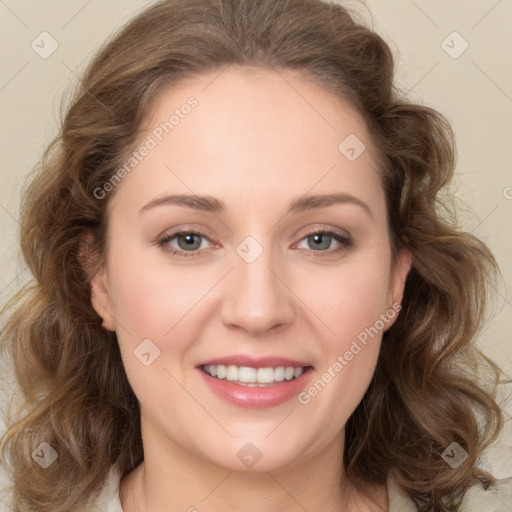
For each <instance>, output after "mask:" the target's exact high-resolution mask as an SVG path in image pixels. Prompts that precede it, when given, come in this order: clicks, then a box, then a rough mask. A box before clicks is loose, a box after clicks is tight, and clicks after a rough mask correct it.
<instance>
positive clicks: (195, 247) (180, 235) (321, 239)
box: [157, 229, 352, 257]
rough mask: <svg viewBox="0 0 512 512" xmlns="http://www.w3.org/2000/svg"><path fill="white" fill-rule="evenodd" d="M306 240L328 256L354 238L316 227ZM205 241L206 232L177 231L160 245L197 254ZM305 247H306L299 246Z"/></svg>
mask: <svg viewBox="0 0 512 512" xmlns="http://www.w3.org/2000/svg"><path fill="white" fill-rule="evenodd" d="M303 241H306V244H307V245H308V247H306V249H310V250H309V251H308V252H311V253H312V254H313V256H328V255H332V254H335V253H336V254H337V253H339V252H341V251H344V250H347V249H348V248H349V247H351V246H352V240H351V238H350V237H349V236H346V235H342V234H340V233H335V232H334V231H329V230H325V229H316V230H314V231H312V232H310V233H309V234H307V235H306V236H305V237H303V238H302V239H301V240H300V242H299V244H301V243H302V242H303ZM203 242H205V243H206V242H211V240H210V238H209V237H208V236H206V235H205V234H204V233H201V232H197V231H177V232H175V233H170V234H167V235H164V236H163V237H162V238H160V239H159V240H158V242H157V243H158V245H159V246H160V247H161V248H162V250H163V251H165V252H167V253H169V254H172V255H175V256H184V257H189V256H197V255H198V254H200V253H201V252H202V251H203V250H204V249H205V248H206V247H205V244H203ZM333 242H335V243H336V244H338V247H337V248H335V249H332V245H333ZM299 248H300V249H304V247H299ZM329 249H330V250H329Z"/></svg>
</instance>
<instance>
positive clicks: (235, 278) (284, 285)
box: [220, 250, 294, 337]
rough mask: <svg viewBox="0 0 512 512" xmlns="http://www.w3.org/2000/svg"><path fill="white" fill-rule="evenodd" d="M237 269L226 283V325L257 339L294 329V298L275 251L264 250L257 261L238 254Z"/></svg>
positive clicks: (221, 312)
mask: <svg viewBox="0 0 512 512" xmlns="http://www.w3.org/2000/svg"><path fill="white" fill-rule="evenodd" d="M240 254H242V253H240ZM233 266H234V268H233V270H232V271H231V272H229V274H228V275H227V276H226V279H225V280H224V293H223V300H222V305H221V310H220V316H221V320H222V322H223V324H224V325H225V326H226V327H227V328H229V329H238V330H241V331H244V332H245V333H246V334H249V335H251V336H253V337H257V336H262V335H264V334H265V333H267V332H269V331H271V330H274V331H276V330H278V329H283V328H285V326H288V325H290V324H291V323H292V320H293V315H294V307H293V306H294V304H293V296H294V295H293V292H292V291H291V287H290V283H288V282H287V281H289V278H288V277H287V275H286V273H285V271H284V270H283V266H282V265H279V262H277V261H276V258H273V257H272V255H271V251H270V250H263V252H262V253H261V254H260V256H259V257H258V258H256V260H254V261H251V260H246V259H244V258H243V257H241V256H240V255H239V254H234V255H233ZM280 269H281V270H280Z"/></svg>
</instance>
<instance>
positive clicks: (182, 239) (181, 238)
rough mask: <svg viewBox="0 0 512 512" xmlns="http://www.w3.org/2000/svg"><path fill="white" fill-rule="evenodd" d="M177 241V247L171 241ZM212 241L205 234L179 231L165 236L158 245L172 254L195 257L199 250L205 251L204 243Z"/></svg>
mask: <svg viewBox="0 0 512 512" xmlns="http://www.w3.org/2000/svg"><path fill="white" fill-rule="evenodd" d="M173 240H175V241H176V244H177V246H178V247H177V248H176V246H174V245H172V244H171V241H173ZM205 240H210V239H209V238H208V237H207V236H206V235H204V234H203V233H198V232H195V231H178V232H176V233H171V234H169V235H164V236H163V237H162V238H161V239H160V240H159V241H158V245H159V246H160V247H161V248H162V250H164V251H165V252H168V253H170V254H174V255H178V256H195V255H196V254H197V253H198V249H204V246H202V242H203V241H205Z"/></svg>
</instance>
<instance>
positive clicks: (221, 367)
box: [210, 364, 226, 379]
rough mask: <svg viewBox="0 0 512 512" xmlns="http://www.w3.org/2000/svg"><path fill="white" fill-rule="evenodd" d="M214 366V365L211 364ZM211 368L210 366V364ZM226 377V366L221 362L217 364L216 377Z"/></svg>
mask: <svg viewBox="0 0 512 512" xmlns="http://www.w3.org/2000/svg"><path fill="white" fill-rule="evenodd" d="M212 366H215V365H212ZM210 368H211V366H210ZM225 377H226V367H225V366H224V365H222V364H218V365H217V378H218V379H224V378H225Z"/></svg>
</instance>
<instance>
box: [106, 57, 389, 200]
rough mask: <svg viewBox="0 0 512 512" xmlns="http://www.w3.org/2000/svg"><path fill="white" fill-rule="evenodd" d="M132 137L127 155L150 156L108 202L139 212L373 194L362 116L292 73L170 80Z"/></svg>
mask: <svg viewBox="0 0 512 512" xmlns="http://www.w3.org/2000/svg"><path fill="white" fill-rule="evenodd" d="M140 133H141V135H140V137H139V141H138V143H137V144H136V145H135V148H134V150H135V151H137V150H138V149H142V148H143V147H144V146H147V147H148V148H150V149H149V150H147V149H146V150H145V151H144V153H145V156H144V157H143V158H138V159H137V162H136V163H135V164H136V165H134V166H133V169H132V170H130V172H129V173H127V174H128V175H127V176H126V177H125V178H124V179H123V180H122V183H120V184H119V185H118V187H117V190H116V194H115V197H114V198H113V199H114V201H113V203H115V201H117V200H118V198H121V197H123V196H126V195H127V194H129V195H130V196H131V203H133V204H134V205H140V206H142V204H143V203H144V202H147V201H148V200H150V199H152V198H154V197H155V195H158V194H163V193H168V192H187V193H191V192H192V193H197V194H207V195H211V196H214V197H230V198H232V199H233V200H235V199H238V200H240V201H241V202H246V204H249V203H248V202H250V201H251V200H254V201H258V202H259V204H266V203H272V204H275V203H276V201H278V202H279V201H280V200H281V199H282V200H283V201H286V203H289V199H290V198H291V197H296V196H299V195H304V194H306V193H307V192H308V191H310V190H312V189H314V192H315V193H331V192H338V191H340V192H348V193H353V194H354V195H362V196H363V198H364V197H366V201H370V200H371V199H372V198H371V196H372V195H374V196H375V195H382V191H381V187H380V179H379V173H378V169H377V168H376V161H377V159H376V157H375V154H374V148H373V146H372V143H371V140H370V134H369V133H368V130H367V127H366V125H365V123H364V121H363V119H362V117H361V116H360V115H359V114H358V113H357V112H356V111H355V109H354V108H352V106H351V105H350V104H349V103H348V102H346V101H344V100H342V99H340V98H337V97H334V96H333V95H332V94H330V93H329V92H327V91H326V90H325V89H323V88H322V87H321V86H320V85H318V84H315V83H312V82H311V81H308V80H305V79H304V78H303V77H302V76H301V75H300V74H299V73H297V72H293V71H283V70H279V71H274V70H262V69H257V70H255V69H249V68H240V67H228V68H224V69H221V70H217V71H215V72H212V73H208V74H204V75H200V76H197V77H194V78H193V79H187V80H185V81H182V82H179V83H177V84H174V85H172V86H169V87H167V88H166V89H164V90H163V91H161V93H160V94H159V95H158V96H157V97H156V98H155V100H154V101H153V102H152V104H151V108H150V110H149V111H148V113H147V115H146V117H145V120H144V122H143V124H142V126H141V131H140ZM123 189H126V190H125V193H121V191H122V190H123ZM363 198H362V199H363ZM381 199H382V198H376V197H374V198H373V201H376V200H377V201H379V200H381ZM363 200H364V199H363Z"/></svg>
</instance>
